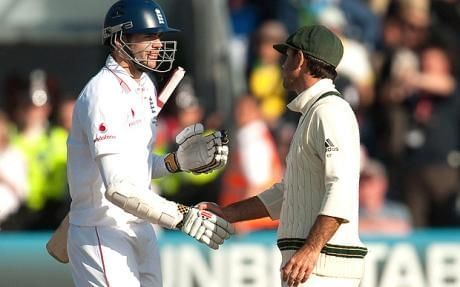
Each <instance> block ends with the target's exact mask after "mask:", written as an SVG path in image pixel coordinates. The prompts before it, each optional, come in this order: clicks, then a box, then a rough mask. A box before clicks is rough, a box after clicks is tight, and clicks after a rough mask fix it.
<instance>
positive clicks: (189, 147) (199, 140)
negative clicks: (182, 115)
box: [164, 123, 229, 174]
mask: <svg viewBox="0 0 460 287" xmlns="http://www.w3.org/2000/svg"><path fill="white" fill-rule="evenodd" d="M203 131H204V129H203V125H202V124H199V123H198V124H193V125H191V126H188V127H186V128H185V129H183V130H182V131H181V132H180V133H179V134H178V135H177V136H176V143H177V144H178V145H179V148H178V150H177V151H176V152H173V153H170V154H168V155H166V157H165V160H164V161H165V165H166V168H167V169H168V170H169V172H173V173H174V172H179V171H187V172H193V173H196V174H200V173H209V172H211V171H213V170H215V169H217V168H220V167H223V166H225V164H226V163H227V158H228V142H229V141H228V137H227V132H226V131H217V132H214V133H212V134H210V135H206V136H204V135H203Z"/></svg>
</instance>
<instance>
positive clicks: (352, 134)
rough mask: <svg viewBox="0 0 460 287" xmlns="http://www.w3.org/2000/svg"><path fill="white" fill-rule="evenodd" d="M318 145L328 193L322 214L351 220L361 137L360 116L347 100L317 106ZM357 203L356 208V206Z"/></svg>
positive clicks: (323, 202) (354, 201)
mask: <svg viewBox="0 0 460 287" xmlns="http://www.w3.org/2000/svg"><path fill="white" fill-rule="evenodd" d="M316 114H317V118H316V122H317V129H316V130H315V131H316V133H317V134H316V135H315V136H313V137H312V138H314V139H316V140H315V141H314V149H315V150H316V152H317V153H318V155H319V157H320V158H321V160H322V162H323V163H324V185H325V186H324V187H325V193H324V197H323V200H322V203H321V207H320V211H319V214H321V215H327V216H332V217H337V218H341V219H343V220H345V222H349V221H350V219H351V218H352V217H353V214H354V213H355V209H356V208H357V202H358V184H359V164H360V139H359V131H358V126H357V122H356V118H355V116H354V114H353V111H352V110H351V108H350V107H349V106H348V104H345V103H343V104H342V103H340V102H339V103H337V102H329V103H326V104H323V105H322V106H321V107H319V108H318V110H317V113H316ZM355 206H356V208H355Z"/></svg>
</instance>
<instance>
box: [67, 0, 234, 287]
mask: <svg viewBox="0 0 460 287" xmlns="http://www.w3.org/2000/svg"><path fill="white" fill-rule="evenodd" d="M175 31H177V30H175V29H172V28H170V27H169V26H168V24H167V21H166V16H165V15H164V13H163V11H162V9H161V7H160V6H159V5H157V4H156V3H155V2H153V1H150V0H120V1H118V2H116V3H115V4H113V5H112V7H111V8H110V9H109V11H108V12H107V15H106V18H105V22H104V30H103V39H104V44H105V45H107V46H109V47H110V49H111V53H110V55H109V56H108V57H107V60H106V62H105V65H104V66H103V67H102V69H101V70H100V71H99V73H98V74H97V75H95V76H94V77H93V78H92V79H91V80H90V81H89V82H88V84H87V85H86V86H85V88H84V89H83V91H82V92H81V94H80V96H79V97H78V100H77V103H76V105H75V109H74V113H73V122H72V129H71V132H70V135H69V138H68V180H69V186H70V194H71V197H72V204H71V209H70V213H69V218H70V227H69V232H68V242H67V252H68V257H69V258H70V264H71V269H72V277H73V280H74V283H75V285H76V286H79V287H80V286H81V287H83V286H84V287H88V286H111V287H114V286H120V287H121V286H123V287H126V286H130V287H132V286H152V287H160V286H162V277H161V267H160V255H159V248H158V246H157V241H156V237H155V232H154V229H153V227H152V223H153V224H159V225H161V226H163V227H165V228H169V229H178V230H181V231H183V232H184V233H186V234H188V235H190V236H191V237H194V238H195V239H197V240H198V241H200V242H202V243H203V244H206V245H208V246H209V247H210V248H213V249H217V248H218V247H219V245H220V244H222V243H223V242H224V240H225V239H227V238H228V237H229V236H230V235H231V234H232V233H233V232H234V230H233V227H232V226H231V225H230V224H229V223H228V222H227V221H225V220H223V219H222V218H220V217H218V216H216V215H214V214H213V213H211V212H208V211H200V210H198V209H196V208H193V207H187V206H183V205H181V204H178V203H176V202H172V201H168V200H166V199H164V198H162V197H161V196H159V195H157V194H155V193H154V192H152V190H151V186H150V185H151V179H152V178H157V177H161V176H167V175H168V174H170V173H174V172H180V171H185V172H194V173H207V172H212V170H214V169H216V168H219V167H222V166H224V165H225V163H226V160H227V154H228V145H227V144H228V140H227V139H226V135H225V133H224V132H215V133H212V134H210V135H207V136H205V135H203V126H202V125H201V124H195V125H192V126H189V127H187V128H185V129H184V130H183V131H182V132H181V133H179V134H178V135H177V137H176V141H177V143H178V145H179V148H178V150H177V151H176V152H174V153H171V154H168V155H166V156H157V155H154V154H153V153H152V150H153V147H154V143H155V133H156V120H157V116H158V112H159V110H160V108H159V106H158V104H157V98H156V95H157V92H156V89H155V86H154V84H153V83H152V81H151V80H150V78H149V77H148V76H147V74H146V73H145V72H147V71H154V72H167V71H169V70H170V69H171V67H172V63H173V61H174V54H175V52H176V42H175V41H168V42H165V41H161V40H160V35H161V34H163V33H170V32H175Z"/></svg>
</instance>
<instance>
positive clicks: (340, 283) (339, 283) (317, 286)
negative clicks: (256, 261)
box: [281, 250, 361, 287]
mask: <svg viewBox="0 0 460 287" xmlns="http://www.w3.org/2000/svg"><path fill="white" fill-rule="evenodd" d="M294 253H295V251H294V250H288V251H282V252H281V267H283V266H284V265H286V263H287V262H288V261H289V259H290V258H291V257H292V255H293V254H294ZM281 282H282V283H281V286H282V287H290V286H289V285H288V284H287V282H284V281H283V280H282V279H281ZM360 282H361V279H356V278H339V277H325V276H319V275H316V274H311V275H310V276H309V277H308V279H307V282H305V283H303V284H299V285H298V287H358V286H359V283H360Z"/></svg>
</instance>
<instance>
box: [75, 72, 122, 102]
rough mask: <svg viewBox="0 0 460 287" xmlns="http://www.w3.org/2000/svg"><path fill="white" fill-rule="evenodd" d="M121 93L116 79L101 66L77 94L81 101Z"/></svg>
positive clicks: (102, 98) (91, 100)
mask: <svg viewBox="0 0 460 287" xmlns="http://www.w3.org/2000/svg"><path fill="white" fill-rule="evenodd" d="M117 93H121V89H120V85H119V83H118V81H117V79H116V78H115V77H114V76H113V75H112V74H111V73H110V71H108V70H107V69H105V68H102V69H101V70H100V71H99V72H98V73H97V74H96V75H94V76H93V77H92V78H91V79H90V80H89V81H88V83H87V84H86V86H85V87H84V89H83V91H82V92H81V94H80V96H79V100H80V101H81V102H94V101H101V100H104V99H105V98H108V97H112V98H113V96H114V95H116V94H117Z"/></svg>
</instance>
